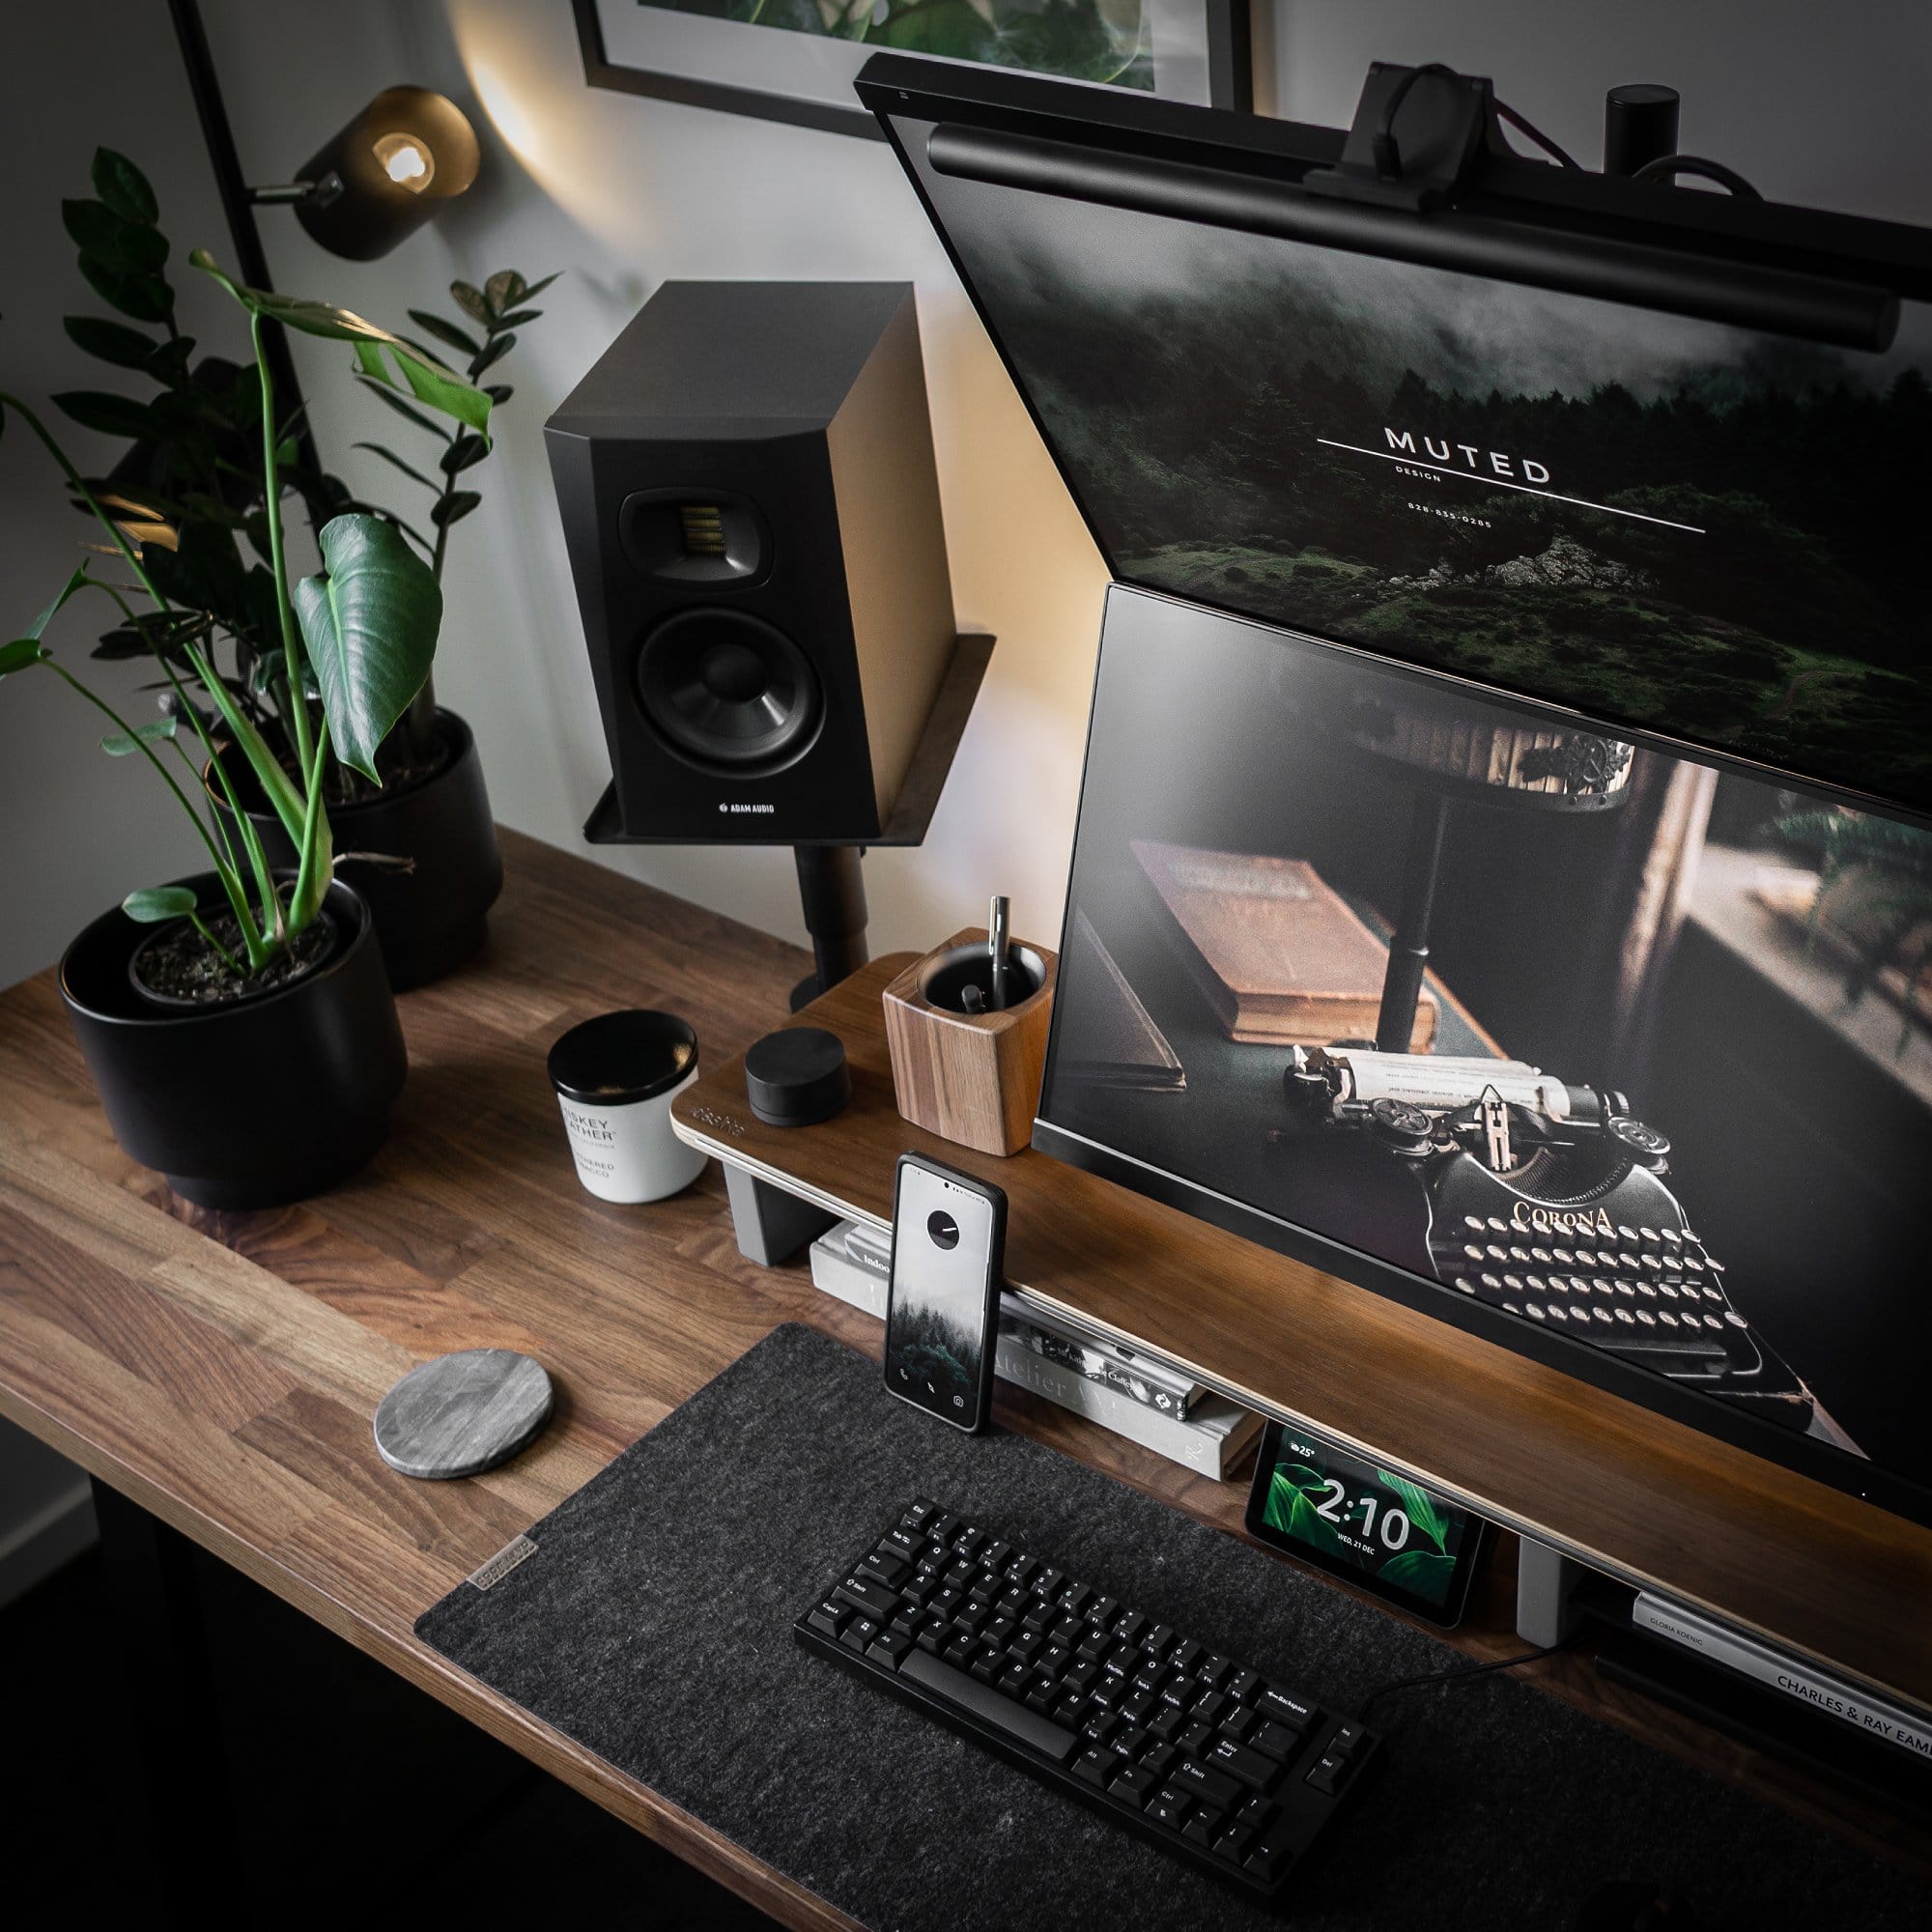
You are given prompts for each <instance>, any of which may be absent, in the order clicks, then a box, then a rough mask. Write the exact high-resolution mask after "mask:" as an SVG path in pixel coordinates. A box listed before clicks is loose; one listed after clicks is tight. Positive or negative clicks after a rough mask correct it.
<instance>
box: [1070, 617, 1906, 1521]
mask: <svg viewBox="0 0 1932 1932" xmlns="http://www.w3.org/2000/svg"><path fill="white" fill-rule="evenodd" d="M1418 940H1426V944H1427V949H1428V952H1427V959H1426V962H1422V963H1425V964H1426V970H1423V971H1418V972H1417V973H1416V974H1415V975H1414V976H1413V977H1412V978H1411V977H1406V976H1405V975H1404V973H1403V972H1402V971H1401V970H1400V969H1398V970H1397V971H1396V972H1394V973H1393V974H1392V973H1391V972H1390V968H1389V961H1390V957H1391V952H1392V949H1393V951H1394V952H1396V953H1398V954H1401V953H1403V952H1404V951H1405V948H1406V944H1407V943H1408V942H1414V941H1418ZM1928 963H1932V832H1927V831H1926V830H1924V829H1923V828H1921V827H1919V826H1917V825H1914V824H1912V823H1910V822H1908V821H1907V820H1905V819H1904V818H1902V817H1898V816H1892V815H1888V814H1884V813H1880V812H1875V811H1870V810H1860V809H1857V808H1855V806H1854V805H1853V804H1852V803H1851V802H1849V801H1848V800H1847V799H1846V798H1845V797H1844V796H1843V795H1842V794H1833V793H1830V792H1826V791H1823V790H1821V789H1818V788H1815V787H1811V786H1807V785H1801V784H1796V783H1783V784H1775V783H1772V782H1769V781H1766V780H1765V779H1764V778H1763V777H1761V776H1759V775H1757V774H1755V773H1753V772H1751V771H1750V770H1749V769H1747V768H1745V767H1742V766H1739V765H1736V764H1734V763H1733V764H1720V763H1719V762H1716V761H1708V760H1703V759H1695V758H1690V757H1686V756H1683V755H1680V754H1678V753H1674V752H1673V751H1672V750H1671V749H1669V748H1668V747H1665V746H1662V745H1660V744H1659V743H1657V742H1656V741H1649V740H1634V739H1631V738H1624V737H1620V736H1618V735H1617V734H1615V733H1613V732H1608V731H1605V730H1604V729H1603V728H1601V727H1598V726H1594V725H1588V724H1585V723H1583V722H1580V721H1578V720H1577V719H1576V718H1575V717H1574V716H1572V715H1569V714H1566V713H1563V712H1560V711H1554V710H1551V709H1549V708H1548V707H1542V706H1537V705H1534V704H1531V703H1528V702H1524V701H1519V700H1515V699H1505V698H1500V697H1497V696H1493V695H1492V694H1490V693H1487V692H1484V691H1481V690H1478V689H1476V688H1474V687H1472V686H1469V685H1465V684H1463V683H1460V682H1458V681H1456V680H1453V679H1449V678H1445V677H1442V676H1440V675H1437V674H1435V673H1429V672H1421V671H1417V670H1413V669H1410V668H1406V667H1403V666H1400V665H1396V664H1392V663H1389V662H1387V661H1386V660H1382V659H1378V658H1376V657H1372V656H1369V655H1366V654H1363V653H1359V652H1355V651H1352V650H1348V649H1343V648H1337V647H1334V646H1330V645H1326V644H1323V643H1321V642H1319V641H1316V640H1313V639H1307V638H1304V637H1298V636H1295V635H1293V634H1292V633H1289V632H1285V631H1281V630H1278V629H1274V628H1271V627H1268V626H1264V625H1262V624H1258V623H1254V622H1251V621H1247V620H1242V619H1237V618H1234V617H1230V616H1226V615H1223V614H1220V613H1216V612H1213V611H1206V610H1203V609H1201V608H1199V607H1196V606H1191V605H1188V604H1184V603H1180V602H1178V601H1175V600H1172V599H1169V598H1165V597H1160V596H1155V595H1150V594H1148V593H1144V592H1140V591H1135V590H1131V589H1126V588H1122V587H1120V586H1116V587H1115V588H1114V589H1113V590H1112V591H1110V593H1109V597H1108V606H1107V615H1106V622H1105V627H1104V632H1103V636H1102V640H1101V647H1100V661H1099V671H1098V677H1097V682H1096V686H1095V690H1094V714H1093V723H1092V729H1091V736H1090V740H1089V745H1088V752H1087V766H1086V775H1085V780H1084V782H1083V787H1082V792H1081V803H1080V817H1079V826H1078V831H1077V835H1076V838H1075V844H1074V852H1073V866H1072V875H1071V883H1070V888H1069V894H1068V899H1067V907H1066V919H1065V927H1064V930H1063V934H1062V942H1061V960H1060V978H1059V990H1058V994H1057V996H1056V1004H1055V1011H1054V1026H1053V1037H1052V1042H1051V1046H1050V1049H1049V1054H1048V1059H1047V1067H1046V1076H1045V1081H1044V1085H1043V1089H1042V1093H1041V1098H1040V1106H1039V1116H1038V1121H1037V1126H1036V1133H1035V1145H1036V1146H1037V1147H1040V1148H1042V1149H1044V1150H1046V1151H1051V1152H1054V1153H1057V1154H1059V1155H1060V1156H1062V1157H1063V1158H1065V1159H1068V1160H1071V1161H1074V1162H1076V1163H1078V1164H1080V1165H1082V1166H1085V1167H1088V1168H1091V1169H1093V1170H1094V1171H1097V1172H1099V1173H1101V1174H1104V1175H1107V1176H1109V1177H1110V1178H1112V1179H1116V1180H1119V1181H1122V1182H1123V1183H1125V1184H1126V1185H1128V1186H1130V1187H1134V1188H1137V1189H1140V1190H1141V1191H1144V1192H1148V1193H1151V1194H1153V1195H1155V1196H1157V1197H1160V1198H1163V1199H1166V1200H1168V1201H1170V1202H1172V1203H1174V1204H1175V1205H1178V1206H1180V1207H1183V1208H1187V1209H1189V1210H1190V1211H1192V1212H1195V1213H1197V1214H1200V1215H1202V1216H1204V1217H1206V1218H1208V1219H1210V1220H1213V1221H1216V1222H1219V1223H1221V1224H1222V1225H1225V1226H1228V1227H1231V1228H1234V1229H1236V1231H1237V1232H1240V1233H1242V1234H1245V1235H1248V1236H1252V1237H1254V1238H1257V1239H1259V1240H1262V1241H1264V1242H1265V1243H1268V1244H1270V1245H1272V1246H1275V1247H1277V1248H1279V1249H1282V1250H1284V1251H1286V1252H1289V1253H1293V1254H1298V1255H1301V1256H1303V1257H1304V1258H1306V1259H1309V1260H1311V1261H1313V1262H1315V1263H1316V1264H1319V1265H1321V1266H1323V1267H1325V1268H1328V1269H1329V1270H1331V1271H1333V1272H1335V1273H1339V1274H1342V1275H1345V1276H1349V1277H1351V1278H1353V1279H1355V1280H1357V1281H1360V1282H1362V1283H1364V1284H1365V1285H1367V1286H1370V1287H1373V1288H1376V1289H1378V1290H1380V1291H1382V1292H1384V1293H1390V1294H1393V1295H1396V1296H1398V1297H1400V1298H1401V1299H1404V1300H1406V1301H1407V1302H1409V1303H1411V1304H1412V1305H1415V1306H1418V1307H1421V1308H1423V1309H1425V1310H1427V1311H1428V1312H1431V1313H1433V1314H1435V1315H1437V1316H1440V1317H1443V1318H1444V1319H1447V1320H1449V1321H1455V1322H1457V1323H1458V1324H1460V1325H1463V1326H1465V1327H1469V1328H1472V1329H1474V1330H1476V1331H1477V1332H1479V1333H1482V1334H1485V1335H1487V1336H1488V1337H1490V1338H1491V1339H1492V1340H1495V1341H1499V1342H1501V1343H1503V1344H1505V1345H1506V1346H1509V1347H1511V1348H1514V1349H1517V1350H1522V1351H1524V1352H1527V1353H1530V1354H1533V1355H1535V1356H1537V1357H1539V1358H1540V1359H1544V1360H1547V1361H1550V1362H1553V1363H1556V1364H1557V1365H1559V1366H1562V1367H1564V1368H1567V1369H1569V1370H1570V1371H1571V1372H1573V1373H1576V1374H1578V1375H1580V1376H1583V1377H1585V1378H1589V1379H1592V1380H1596V1381H1598V1382H1600V1383H1604V1384H1605V1385H1607V1386H1610V1387H1613V1388H1615V1389H1617V1390H1618V1391H1619V1392H1621V1393H1624V1394H1626V1395H1629V1396H1633V1397H1634V1398H1635V1399H1637V1400H1639V1401H1641V1402H1644V1403H1646V1404H1648V1405H1649V1406H1653V1407H1656V1408H1659V1409H1662V1410H1663V1411H1664V1412H1666V1413H1669V1414H1672V1415H1674V1416H1676V1417H1678V1418H1679V1419H1681V1420H1683V1421H1686V1422H1690V1423H1692V1424H1693V1425H1696V1426H1699V1427H1702V1428H1704V1429H1706V1430H1709V1431H1712V1432H1714V1433H1717V1434H1719V1435H1724V1436H1726V1437H1728V1438H1730V1439H1733V1440H1738V1441H1742V1442H1744V1443H1746V1444H1747V1445H1748V1446H1750V1447H1753V1448H1755V1449H1756V1450H1758V1451H1759V1452H1760V1453H1764V1454H1767V1455H1770V1456H1772V1457H1774V1458H1775V1459H1776V1460H1779V1461H1782V1462H1785V1463H1789V1464H1791V1465H1793V1466H1797V1467H1801V1468H1804V1469H1805V1470H1807V1471H1809V1472H1811V1473H1813V1474H1815V1475H1818V1476H1821V1477H1823V1478H1824V1479H1826V1480H1828V1481H1830V1482H1833V1483H1834V1484H1836V1485H1838V1486H1839V1487H1841V1488H1844V1489H1847V1490H1849V1491H1852V1492H1855V1493H1859V1494H1863V1495H1869V1496H1871V1497H1872V1498H1873V1499H1875V1500H1878V1501H1881V1502H1883V1503H1884V1504H1886V1505H1887V1506H1888V1507H1890V1508H1892V1509H1895V1510H1897V1511H1899V1512H1901V1513H1904V1514H1908V1515H1914V1516H1918V1517H1919V1518H1920V1519H1921V1520H1924V1519H1927V1517H1928V1511H1932V1426H1928V1423H1927V1420H1926V1406H1925V1403H1924V1400H1923V1395H1922V1389H1921V1383H1922V1380H1923V1361H1922V1356H1923V1350H1922V1347H1921V1346H1920V1338H1922V1337H1923V1335H1924V1333H1925V1332H1926V1321H1927V1287H1926V1284H1927V1281H1928V1279H1932V1271H1928V1268H1927V1265H1926V1257H1927V1254H1928V1252H1932V1195H1928V1192H1927V1187H1926V1179H1927V1176H1928V1175H1932V976H1928V973H1927V967H1928ZM1378 1042H1379V1044H1378Z"/></svg>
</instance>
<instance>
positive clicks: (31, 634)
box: [8, 563, 94, 650]
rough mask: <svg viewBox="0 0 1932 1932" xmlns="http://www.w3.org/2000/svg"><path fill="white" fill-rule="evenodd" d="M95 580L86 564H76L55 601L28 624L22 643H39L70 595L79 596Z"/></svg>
mask: <svg viewBox="0 0 1932 1932" xmlns="http://www.w3.org/2000/svg"><path fill="white" fill-rule="evenodd" d="M92 582H94V580H93V579H92V578H91V577H89V576H88V574H87V566H86V564H84V563H83V564H78V565H76V566H75V568H74V573H73V575H72V576H71V577H70V578H69V579H68V581H67V582H65V583H64V584H62V585H61V587H60V592H59V594H58V595H57V596H56V597H55V598H54V600H53V602H52V603H51V604H49V605H48V606H47V608H46V609H45V610H44V611H42V612H41V614H40V615H39V616H38V617H36V618H35V619H34V621H33V622H32V623H31V624H29V625H28V626H27V632H26V636H25V637H24V638H22V639H20V641H21V642H22V643H38V642H39V640H40V639H42V638H43V637H44V636H45V634H46V628H47V626H48V625H49V624H51V623H52V622H53V620H54V618H55V617H56V616H57V615H59V613H60V610H61V607H62V606H63V605H64V604H66V602H67V601H68V599H69V598H70V597H77V596H78V595H79V594H80V593H81V592H82V591H83V590H85V589H86V588H87V586H88V585H89V584H90V583H92ZM14 648H15V646H14V645H12V644H10V645H9V646H8V649H9V650H13V649H14Z"/></svg>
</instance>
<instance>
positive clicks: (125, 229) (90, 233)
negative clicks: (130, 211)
mask: <svg viewBox="0 0 1932 1932" xmlns="http://www.w3.org/2000/svg"><path fill="white" fill-rule="evenodd" d="M61 225H62V226H63V227H64V228H65V229H66V230H67V232H68V234H69V235H70V236H71V238H72V240H73V241H74V243H75V244H76V245H77V246H78V247H79V248H80V249H81V250H82V252H83V253H85V254H89V255H94V256H97V257H99V259H100V260H102V261H104V262H108V263H110V264H111V265H112V266H113V267H115V268H117V269H122V270H127V271H128V273H130V274H137V275H152V274H154V273H156V271H157V270H159V268H160V266H161V264H162V263H163V262H165V261H166V260H167V259H168V238H167V237H166V236H165V235H163V234H162V233H161V231H160V230H159V229H158V228H150V227H143V226H142V225H141V224H139V223H137V222H133V221H128V220H125V219H123V217H122V216H120V215H118V214H116V213H114V211H113V210H112V209H111V208H109V207H107V206H106V205H105V204H104V203H102V202H99V201H64V202H62V203H61Z"/></svg>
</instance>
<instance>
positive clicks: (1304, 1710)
mask: <svg viewBox="0 0 1932 1932" xmlns="http://www.w3.org/2000/svg"><path fill="white" fill-rule="evenodd" d="M1255 1709H1256V1710H1257V1711H1259V1712H1260V1713H1261V1715H1262V1716H1263V1717H1264V1718H1267V1719H1271V1720H1272V1721H1273V1722H1275V1723H1277V1724H1286V1725H1287V1726H1288V1727H1289V1729H1290V1730H1293V1731H1304V1730H1306V1729H1307V1728H1308V1726H1309V1725H1310V1724H1312V1723H1313V1722H1314V1721H1315V1719H1316V1717H1317V1715H1318V1713H1317V1710H1316V1707H1315V1706H1314V1705H1313V1704H1310V1703H1308V1702H1306V1701H1305V1700H1304V1699H1302V1698H1300V1697H1297V1696H1295V1695H1294V1694H1293V1692H1292V1691H1288V1690H1277V1689H1276V1688H1275V1687H1274V1686H1273V1685H1269V1686H1268V1687H1267V1688H1266V1689H1265V1690H1263V1691H1262V1693H1261V1694H1260V1695H1259V1696H1258V1697H1257V1698H1256V1699H1255Z"/></svg>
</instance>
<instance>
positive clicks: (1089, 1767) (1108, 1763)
mask: <svg viewBox="0 0 1932 1932" xmlns="http://www.w3.org/2000/svg"><path fill="white" fill-rule="evenodd" d="M1116 1762H1117V1760H1116V1758H1115V1756H1114V1754H1113V1752H1112V1751H1108V1750H1102V1749H1100V1747H1098V1746H1097V1745H1093V1746H1090V1747H1088V1748H1087V1749H1086V1750H1084V1751H1082V1752H1081V1753H1080V1755H1079V1756H1078V1757H1076V1758H1075V1759H1074V1760H1073V1776H1075V1777H1077V1778H1079V1779H1080V1780H1081V1782H1082V1783H1084V1784H1091V1785H1093V1786H1094V1788H1095V1789H1096V1790H1098V1791H1104V1790H1106V1788H1107V1780H1108V1778H1110V1777H1111V1776H1113V1775H1114V1766H1115V1764H1116Z"/></svg>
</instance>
